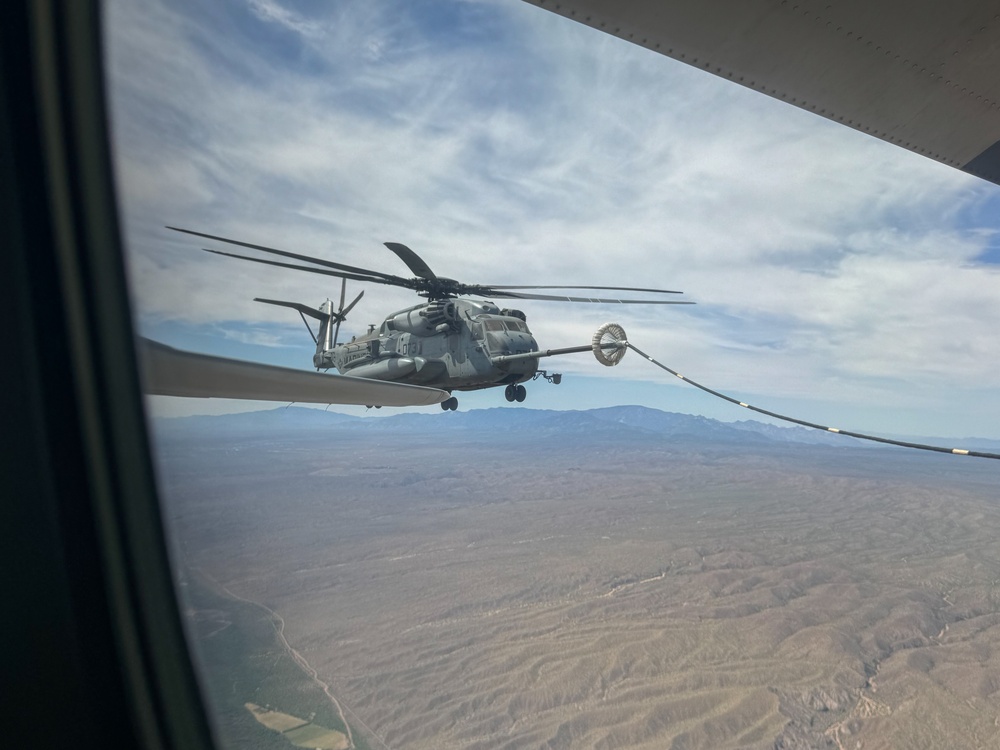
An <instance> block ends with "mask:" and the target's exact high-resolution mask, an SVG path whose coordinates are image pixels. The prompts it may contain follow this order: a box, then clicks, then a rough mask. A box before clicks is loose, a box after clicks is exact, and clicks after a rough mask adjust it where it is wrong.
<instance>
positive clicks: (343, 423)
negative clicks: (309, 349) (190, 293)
mask: <svg viewBox="0 0 1000 750" xmlns="http://www.w3.org/2000/svg"><path fill="white" fill-rule="evenodd" d="M154 423H155V427H156V430H157V432H161V433H163V434H167V435H170V434H183V433H191V432H194V433H202V432H208V433H225V434H236V433H255V432H261V433H269V432H286V431H315V430H318V431H329V430H342V429H350V430H365V431H375V432H383V431H384V432H400V433H407V432H426V431H428V430H431V429H433V430H434V431H436V432H441V431H465V430H471V431H479V432H487V433H490V434H492V433H497V432H502V431H521V430H532V431H533V432H535V433H559V434H574V433H576V434H588V435H590V434H593V433H595V432H600V433H602V434H604V435H610V434H616V435H623V434H631V435H634V436H640V437H641V436H642V435H643V434H645V435H658V436H662V437H670V438H682V437H683V438H690V439H692V440H696V441H710V442H721V443H733V442H739V443H747V442H751V443H758V444H759V443H762V442H763V443H766V442H791V443H810V444H822V445H857V441H854V440H845V439H843V438H840V439H838V438H837V437H835V436H833V435H827V434H825V433H822V432H818V431H813V430H807V429H805V428H802V427H778V426H775V425H769V424H764V423H763V422H755V421H752V420H746V421H742V422H721V421H719V420H716V419H709V418H707V417H700V416H696V415H691V414H680V413H676V412H666V411H660V410H659V409H652V408H649V407H646V406H610V407H604V408H599V409H586V410H573V411H555V410H547V409H526V408H518V409H511V408H500V407H495V408H490V409H474V410H471V411H464V412H447V413H441V414H426V413H422V414H414V413H401V414H393V415H391V416H385V417H382V416H379V417H371V416H364V417H356V416H350V415H346V414H340V413H337V412H326V411H322V410H319V409H309V408H304V407H297V406H289V407H281V408H277V409H268V410H264V411H255V412H242V413H238V414H222V415H217V416H193V417H169V418H168V417H159V418H156V419H155V420H154Z"/></svg>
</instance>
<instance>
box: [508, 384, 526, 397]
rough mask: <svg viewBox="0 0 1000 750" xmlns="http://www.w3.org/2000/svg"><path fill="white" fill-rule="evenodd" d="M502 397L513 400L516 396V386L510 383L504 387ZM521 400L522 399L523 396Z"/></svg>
mask: <svg viewBox="0 0 1000 750" xmlns="http://www.w3.org/2000/svg"><path fill="white" fill-rule="evenodd" d="M503 397H504V398H505V399H507V400H508V401H513V400H514V399H515V398H517V386H516V385H514V384H513V383H511V384H510V385H508V386H507V387H506V388H504V391H503ZM521 400H522V401H524V399H523V398H522V399H521Z"/></svg>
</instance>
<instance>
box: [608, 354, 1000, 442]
mask: <svg viewBox="0 0 1000 750" xmlns="http://www.w3.org/2000/svg"><path fill="white" fill-rule="evenodd" d="M622 343H624V344H625V345H626V346H628V348H629V349H631V350H632V351H634V352H635V353H636V354H638V355H639V356H641V357H643V358H645V359H646V360H648V361H650V362H652V363H653V364H654V365H656V366H657V367H659V368H660V369H661V370H666V371H667V372H669V373H670V374H671V375H675V376H676V377H678V378H680V379H681V380H683V381H684V382H685V383H690V384H691V385H693V386H694V387H695V388H700V389H701V390H703V391H705V393H711V394H712V395H713V396H715V397H716V398H721V399H722V400H723V401H728V402H729V403H731V404H736V405H737V406H742V407H743V408H744V409H750V411H755V412H757V413H758V414H766V415H767V416H769V417H774V418H775V419H780V420H782V421H785V422H792V423H793V424H798V425H802V426H803V427H812V428H813V429H815V430H823V431H824V432H833V433H836V434H837V435H847V436H849V437H854V438H860V439H861V440H872V441H874V442H876V443H887V444H889V445H898V446H901V447H903V448H916V449H917V450H922V451H935V452H936V453H951V454H953V455H956V456H975V457H976V458H996V459H1000V453H986V452H984V451H974V450H966V449H964V448H942V447H941V446H937V445H925V444H924V443H908V442H906V441H903V440H892V439H890V438H884V437H878V436H876V435H865V434H864V433H861V432H849V431H848V430H841V429H838V428H836V427H827V426H825V425H821V424H815V423H814V422H806V421H804V420H802V419H795V417H786V416H785V415H784V414H776V413H775V412H773V411H768V410H767V409H761V408H758V407H756V406H752V405H750V404H747V403H744V402H742V401H739V400H737V399H735V398H731V397H729V396H727V395H725V394H724V393H719V392H718V391H713V390H712V389H711V388H708V387H706V386H703V385H702V384H701V383H696V382H695V381H693V380H691V378H686V377H684V376H683V375H681V374H680V373H679V372H677V371H676V370H671V369H670V368H669V367H667V366H666V365H665V364H663V363H662V362H657V361H656V360H655V359H653V358H652V357H650V356H649V355H648V354H646V352H644V351H642V350H641V349H639V348H638V347H637V346H634V345H633V344H631V343H629V342H627V341H626V342H622Z"/></svg>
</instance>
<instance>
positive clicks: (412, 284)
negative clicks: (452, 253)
mask: <svg viewBox="0 0 1000 750" xmlns="http://www.w3.org/2000/svg"><path fill="white" fill-rule="evenodd" d="M167 229H172V230H174V231H176V232H184V233H185V234H190V235H194V236H196V237H204V238H206V239H211V240H217V241H219V242H225V243H228V244H231V245H238V246H241V247H246V248H250V249H253V250H259V251H261V252H264V253H268V254H271V255H276V256H280V257H284V258H290V259H293V260H297V261H302V262H305V263H309V264H312V265H299V264H295V263H286V262H282V261H276V260H269V259H266V258H255V257H252V256H249V255H240V254H237V253H231V252H225V251H222V250H210V249H208V248H203V249H204V250H205V251H206V252H210V253H214V254H216V255H225V256H227V257H231V258H239V259H241V260H249V261H252V262H254V263H263V264H266V265H270V266H278V267H280V268H291V269H294V270H298V271H308V272H310V273H318V274H323V275H325V276H335V277H338V278H340V279H341V289H340V303H339V305H338V306H337V308H336V309H334V307H333V302H332V301H331V300H329V299H328V300H326V301H325V302H324V303H322V304H321V305H320V306H319V307H318V308H315V307H310V306H309V305H305V304H302V303H299V302H286V301H284V300H274V299H263V298H260V297H255V298H254V301H255V302H262V303H264V304H268V305H277V306H279V307H287V308H291V309H292V310H296V311H297V312H298V313H299V315H300V316H301V317H302V321H303V322H304V323H305V324H306V328H307V329H308V330H309V334H310V335H311V336H312V339H313V341H314V343H315V344H316V353H315V354H314V355H313V365H314V366H315V367H316V369H317V370H329V369H330V368H334V369H336V370H337V371H338V372H339V373H340V374H341V375H352V376H355V377H361V378H371V379H374V380H382V381H392V382H398V383H406V384H409V385H422V386H427V387H432V388H439V389H441V390H445V391H448V392H449V393H451V392H453V391H474V390H480V389H483V388H496V387H500V386H503V387H504V396H505V398H506V399H507V401H511V402H513V401H517V402H522V401H524V399H525V397H526V395H527V391H526V389H525V387H524V385H523V383H525V382H527V381H529V380H536V379H538V378H539V377H541V378H544V379H545V380H546V381H548V382H550V383H553V384H556V385H558V384H559V383H560V382H561V380H562V375H561V374H559V373H549V372H547V371H545V370H539V368H538V360H539V359H541V358H542V357H551V356H557V355H562V354H573V353H576V352H584V351H592V352H593V353H594V355H595V356H596V357H597V360H598V361H599V362H601V363H602V364H604V365H607V366H614V365H616V364H618V362H620V361H621V358H622V357H623V356H624V355H625V350H626V348H627V342H626V339H625V331H624V330H623V329H622V327H621V326H619V325H618V324H617V323H606V324H605V325H603V326H601V327H600V328H599V329H598V330H597V332H596V333H595V334H594V336H593V339H592V341H591V343H590V344H587V345H584V346H574V347H568V348H564V349H547V350H544V351H542V350H540V349H539V347H538V343H537V342H536V341H535V338H534V336H532V334H531V331H530V330H529V329H528V321H527V316H526V315H525V314H524V313H523V312H522V311H520V310H516V309H512V308H501V307H499V306H498V305H497V304H496V303H494V302H492V301H488V300H473V299H466V297H467V296H471V295H474V296H477V297H492V298H494V299H518V300H521V299H525V300H545V301H558V302H584V303H599V304H643V305H689V304H694V303H692V302H681V301H676V300H664V299H608V298H597V297H576V296H562V295H551V294H538V293H535V292H524V291H520V290H533V289H553V290H554V289H578V290H583V289H591V290H602V289H603V290H606V291H624V292H642V293H648V294H681V292H677V291H674V290H668V289H644V288H636V287H615V286H559V285H554V286H553V285H550V286H545V285H540V286H524V285H496V284H464V283H462V282H459V281H456V280H455V279H449V278H445V277H442V276H438V275H436V274H435V273H434V272H433V271H432V270H431V269H430V267H429V266H428V265H427V263H425V262H424V260H423V259H422V258H420V256H418V255H417V254H416V253H415V252H414V251H413V250H411V249H410V248H408V247H407V246H406V245H402V244H400V243H398V242H386V243H384V244H385V246H386V247H387V248H388V249H389V250H390V251H392V252H393V253H395V254H396V256H397V257H399V259H400V260H402V261H403V263H405V264H406V265H407V267H408V268H409V269H410V271H412V272H413V273H414V274H415V277H414V278H409V279H407V278H403V277H401V276H395V275H393V274H388V273H383V272H381V271H372V270H370V269H366V268H358V267H357V266H349V265H346V264H343V263H335V262H333V261H329V260H324V259H322V258H315V257H311V256H308V255H301V254H298V253H291V252H287V251H285V250H278V249H275V248H272V247H266V246H264V245H256V244H253V243H249V242H242V241H240V240H234V239H230V238H227V237H219V236H217V235H212V234H205V233H204V232H196V231H193V230H190V229H181V228H179V227H167ZM348 280H354V281H365V282H371V283H374V284H384V285H388V286H398V287H403V288H404V289H412V290H413V291H414V292H416V293H417V295H418V296H420V297H423V298H424V299H425V301H424V302H422V303H420V304H417V305H414V306H412V307H408V308H406V309H404V310H399V311H397V312H394V313H392V314H390V315H389V316H388V317H386V318H385V320H383V321H382V324H381V325H379V326H378V327H377V328H376V326H374V325H371V326H369V330H368V332H367V333H365V334H363V335H361V336H354V337H352V338H351V340H350V341H348V342H344V343H340V342H339V341H338V336H339V333H340V324H341V323H343V322H344V320H346V318H347V315H348V313H350V312H351V310H353V309H354V306H355V305H357V304H358V302H359V301H360V300H361V298H362V297H363V296H364V292H361V293H360V294H359V295H358V296H357V297H355V298H354V300H353V301H352V302H351V303H350V304H349V305H347V306H346V307H345V305H344V302H345V300H346V291H347V281H348ZM307 318H313V319H315V320H317V321H319V331H318V333H313V330H312V327H311V326H310V325H309V321H308V320H307ZM441 408H442V409H444V410H446V411H447V410H451V411H454V410H455V409H457V408H458V399H457V398H456V397H455V396H451V397H450V398H448V399H447V400H445V401H443V402H441Z"/></svg>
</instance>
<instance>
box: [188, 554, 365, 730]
mask: <svg viewBox="0 0 1000 750" xmlns="http://www.w3.org/2000/svg"><path fill="white" fill-rule="evenodd" d="M180 594H181V599H182V602H183V605H184V609H185V611H186V616H187V624H188V628H189V634H190V637H191V640H192V644H191V645H192V647H193V650H194V653H195V655H196V661H197V664H196V666H197V668H198V673H199V677H200V680H201V685H202V691H203V693H204V699H205V702H206V704H207V705H208V706H209V708H210V710H211V713H212V717H213V720H214V721H213V724H214V727H215V731H216V733H217V736H218V739H219V741H220V742H221V744H222V745H223V746H224V747H230V748H240V749H241V750H243V749H245V748H249V749H250V750H258V749H259V750H272V749H273V750H288V748H289V747H292V746H293V745H292V741H291V740H290V739H289V738H286V736H284V735H282V734H279V733H277V732H275V731H272V730H270V729H268V728H267V727H265V726H263V725H262V724H261V723H259V722H258V721H257V720H256V719H255V718H254V717H253V715H252V714H251V713H250V712H249V711H247V709H246V707H245V704H247V703H254V704H257V705H259V706H265V707H268V708H272V709H274V710H276V711H283V712H286V713H289V714H291V715H293V716H299V717H303V718H304V720H308V721H310V722H314V723H315V724H318V725H321V726H322V727H325V728H328V729H333V730H335V731H337V732H342V733H346V727H344V723H343V722H342V721H341V720H340V717H339V716H338V715H337V712H336V710H335V709H334V708H333V706H331V705H330V702H329V699H328V698H327V697H326V696H325V695H324V694H323V692H322V690H320V689H319V687H317V686H316V685H315V684H314V683H313V682H312V681H311V680H310V679H309V677H308V676H307V675H306V674H305V673H304V672H303V671H302V670H301V669H300V668H299V667H298V665H297V664H295V662H294V661H293V660H292V659H291V657H290V656H289V655H288V654H287V652H286V651H285V650H284V648H283V647H282V645H281V643H280V642H279V640H278V638H277V636H276V633H275V626H274V622H273V619H272V617H271V616H270V615H269V614H268V613H267V612H266V611H265V610H263V609H262V608H260V607H256V606H254V605H252V604H249V603H247V602H243V601H239V600H236V599H233V598H231V597H229V596H227V595H225V594H223V593H222V592H219V591H217V590H216V589H215V588H214V587H213V585H212V584H211V582H210V581H207V580H205V579H204V578H201V577H200V576H199V575H198V574H197V573H196V572H192V571H190V570H189V571H185V575H184V576H183V577H182V584H181V587H180ZM351 731H352V733H353V737H354V743H355V745H354V746H355V747H356V748H358V749H359V750H367V748H368V745H367V743H366V742H365V741H364V738H362V737H360V736H359V735H358V733H357V730H356V729H354V727H353V726H352V727H351Z"/></svg>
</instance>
